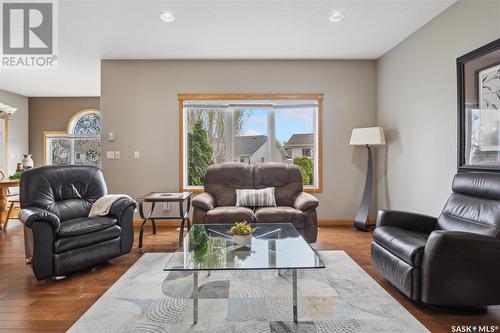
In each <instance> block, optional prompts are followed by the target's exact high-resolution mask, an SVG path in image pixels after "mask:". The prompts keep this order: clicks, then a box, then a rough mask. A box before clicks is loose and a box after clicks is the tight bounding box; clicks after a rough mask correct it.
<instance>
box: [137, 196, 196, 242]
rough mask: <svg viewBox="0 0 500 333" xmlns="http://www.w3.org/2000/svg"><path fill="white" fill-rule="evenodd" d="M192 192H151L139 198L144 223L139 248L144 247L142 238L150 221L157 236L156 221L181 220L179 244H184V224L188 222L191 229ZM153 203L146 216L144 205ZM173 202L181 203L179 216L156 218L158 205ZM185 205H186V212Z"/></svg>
mask: <svg viewBox="0 0 500 333" xmlns="http://www.w3.org/2000/svg"><path fill="white" fill-rule="evenodd" d="M191 195H192V193H191V192H149V193H147V194H144V195H142V196H140V197H138V198H136V200H137V202H139V215H140V216H141V219H143V222H142V224H141V229H140V231H139V248H141V247H142V237H143V234H144V228H145V227H146V224H147V222H148V221H149V220H151V223H152V224H153V234H156V220H178V219H181V228H180V231H179V244H182V239H183V237H184V224H185V223H186V221H187V227H188V230H189V229H190V228H191V220H190V219H189V210H190V209H191ZM147 202H148V203H151V206H150V210H149V213H148V214H147V215H146V214H144V204H145V203H147ZM164 202H172V203H175V202H177V203H179V216H154V215H153V212H154V209H155V206H156V203H164ZM184 205H186V210H184Z"/></svg>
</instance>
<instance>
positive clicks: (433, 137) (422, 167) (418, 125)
mask: <svg viewBox="0 0 500 333" xmlns="http://www.w3.org/2000/svg"><path fill="white" fill-rule="evenodd" d="M499 17H500V1H459V2H457V3H456V4H454V5H453V6H451V7H450V8H449V9H447V10H446V11H444V12H443V13H442V14H441V15H439V16H437V17H436V18H435V19H433V20H432V21H430V22H429V23H428V24H426V25H425V26H424V27H422V28H421V29H420V30H418V31H417V32H415V33H414V34H413V35H411V36H410V37H408V38H407V39H406V40H404V41H403V42H402V43H400V44H399V45H397V46H396V47H395V48H394V49H392V50H391V51H389V52H388V53H386V54H385V55H384V56H383V57H382V58H381V59H379V60H378V62H377V90H378V91H377V99H378V103H377V118H378V119H377V122H378V124H379V125H380V126H383V127H384V128H385V129H386V132H387V133H386V136H387V141H388V145H387V147H386V148H384V149H381V150H380V151H379V161H378V177H377V179H378V180H379V186H378V206H379V207H389V208H393V209H405V210H411V211H419V212H423V213H427V214H432V215H437V214H439V212H440V211H441V208H442V207H443V204H444V203H445V201H446V199H447V197H448V195H449V193H450V185H451V181H452V178H453V175H454V174H455V172H456V151H457V148H456V147H457V143H456V140H457V139H456V136H457V131H456V127H457V102H456V99H457V94H456V89H457V83H456V67H455V66H456V65H455V61H456V58H457V57H459V56H461V55H463V54H465V53H467V52H469V51H472V50H474V49H476V48H478V47H480V46H482V45H484V44H486V43H489V42H491V41H493V40H495V39H497V38H499V37H500V19H499Z"/></svg>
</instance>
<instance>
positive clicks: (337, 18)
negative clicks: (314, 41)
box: [329, 10, 345, 23]
mask: <svg viewBox="0 0 500 333" xmlns="http://www.w3.org/2000/svg"><path fill="white" fill-rule="evenodd" d="M344 18H345V14H344V12H343V11H341V10H334V11H333V12H332V13H331V14H330V17H329V20H330V22H332V23H339V22H342V21H343V20H344Z"/></svg>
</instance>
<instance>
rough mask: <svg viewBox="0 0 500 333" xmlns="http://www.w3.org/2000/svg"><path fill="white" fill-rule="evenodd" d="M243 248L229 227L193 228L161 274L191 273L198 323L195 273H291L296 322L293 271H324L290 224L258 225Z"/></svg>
mask: <svg viewBox="0 0 500 333" xmlns="http://www.w3.org/2000/svg"><path fill="white" fill-rule="evenodd" d="M254 227H255V232H254V233H253V235H252V238H251V242H250V243H248V244H247V245H241V244H236V243H235V242H234V241H233V238H232V236H231V235H230V234H229V233H228V230H229V229H230V228H231V224H195V225H193V226H192V228H191V229H190V230H189V232H188V234H187V235H186V237H184V240H183V247H182V248H180V249H178V250H177V251H176V252H175V253H174V254H173V255H172V256H171V257H170V259H169V261H168V263H167V265H166V266H165V268H164V269H163V270H164V271H192V272H193V322H194V323H196V322H197V321H198V272H199V271H207V272H208V274H210V271H216V270H277V271H278V274H279V275H281V270H282V269H289V270H291V271H292V299H293V309H292V310H293V321H294V322H297V270H299V269H315V268H318V269H319V268H325V265H324V264H323V262H322V261H321V259H320V257H319V256H318V255H317V254H316V252H315V251H314V250H313V249H312V248H311V247H310V246H309V244H308V243H307V242H306V241H305V240H304V239H303V238H302V236H301V235H300V234H299V233H298V232H297V230H296V229H295V228H294V227H293V225H292V224H290V223H272V224H271V223H269V224H267V223H258V224H255V225H254Z"/></svg>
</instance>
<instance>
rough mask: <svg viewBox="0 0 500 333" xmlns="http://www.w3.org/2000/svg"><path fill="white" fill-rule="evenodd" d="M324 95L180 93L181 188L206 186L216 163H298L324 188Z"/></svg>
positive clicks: (309, 186)
mask: <svg viewBox="0 0 500 333" xmlns="http://www.w3.org/2000/svg"><path fill="white" fill-rule="evenodd" d="M322 100H323V96H322V94H295V95H290V94H276V95H273V94H262V95H258V94H257V95H256V94H252V95H244V94H243V95H242V94H238V95H235V94H216V95H207V94H203V95H196V94H189V95H187V94H185V95H184V94H183V95H179V113H180V114H179V117H180V128H179V131H180V138H179V139H180V140H179V141H180V149H179V152H180V156H179V159H180V163H179V168H180V175H179V176H180V177H179V181H180V188H181V189H182V190H195V191H196V190H201V189H202V188H203V176H204V173H205V170H206V169H207V167H208V166H209V165H211V164H217V163H224V162H241V163H247V164H256V163H262V162H269V161H273V162H283V163H290V164H296V165H298V166H299V167H300V168H301V170H302V175H303V179H304V187H305V189H306V190H307V191H310V192H319V191H321V109H322Z"/></svg>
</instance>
